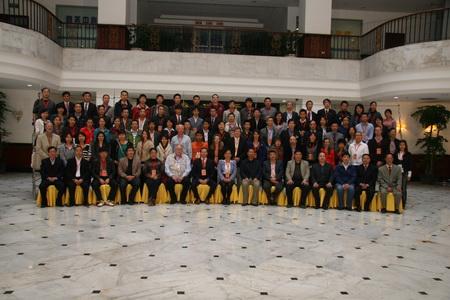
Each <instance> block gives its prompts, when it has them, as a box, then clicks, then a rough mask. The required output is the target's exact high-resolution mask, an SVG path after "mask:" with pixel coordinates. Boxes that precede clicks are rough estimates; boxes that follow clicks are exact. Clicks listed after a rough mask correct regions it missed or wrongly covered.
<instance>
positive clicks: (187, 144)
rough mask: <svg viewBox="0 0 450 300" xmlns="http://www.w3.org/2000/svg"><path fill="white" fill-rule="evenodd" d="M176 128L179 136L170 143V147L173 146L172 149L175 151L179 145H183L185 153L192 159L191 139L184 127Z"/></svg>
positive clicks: (181, 125) (180, 125)
mask: <svg viewBox="0 0 450 300" xmlns="http://www.w3.org/2000/svg"><path fill="white" fill-rule="evenodd" d="M176 128H177V135H176V136H174V137H173V138H172V140H171V141H170V146H172V149H175V147H176V146H177V145H181V146H183V153H184V154H186V155H187V156H188V157H192V145H191V138H190V137H189V136H187V135H185V134H184V125H183V124H178V125H177V127H176Z"/></svg>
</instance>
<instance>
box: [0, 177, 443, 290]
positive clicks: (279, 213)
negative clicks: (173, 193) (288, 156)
mask: <svg viewBox="0 0 450 300" xmlns="http://www.w3.org/2000/svg"><path fill="white" fill-rule="evenodd" d="M30 182H31V176H30V175H28V174H7V175H0V195H1V196H0V197H1V198H0V199H1V200H0V298H1V299H73V298H76V299H90V298H93V299H110V298H114V299H450V196H449V195H450V189H449V188H442V187H429V186H422V185H415V186H411V187H410V190H409V191H410V192H409V194H410V200H409V206H408V210H407V211H406V212H405V214H404V215H393V214H387V215H381V214H378V213H357V212H344V211H336V210H329V211H322V210H314V209H306V210H303V209H299V208H292V209H286V208H283V207H264V206H260V207H241V206H229V207H224V206H221V205H210V206H206V205H199V206H193V205H189V206H182V205H173V206H169V205H162V206H156V207H148V206H146V205H135V206H132V207H129V206H121V207H113V208H111V207H102V208H96V207H90V208H86V207H71V208H46V209H40V208H37V207H36V206H35V205H34V203H33V201H32V199H31V192H30V190H31V189H30Z"/></svg>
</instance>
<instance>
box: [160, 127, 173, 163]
mask: <svg viewBox="0 0 450 300" xmlns="http://www.w3.org/2000/svg"><path fill="white" fill-rule="evenodd" d="M156 151H157V154H158V159H159V160H160V161H161V162H162V163H164V162H165V161H166V159H167V157H168V156H169V155H170V154H172V153H173V151H172V147H171V146H170V143H169V138H168V137H167V135H166V134H163V135H162V136H161V141H160V142H159V145H158V147H156Z"/></svg>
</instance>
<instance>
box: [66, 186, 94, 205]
mask: <svg viewBox="0 0 450 300" xmlns="http://www.w3.org/2000/svg"><path fill="white" fill-rule="evenodd" d="M88 195H89V194H88ZM88 201H89V197H88ZM83 203H84V195H83V189H82V188H81V186H79V185H77V187H76V188H75V205H83ZM63 205H67V206H68V205H70V195H69V189H66V193H65V194H64V197H63Z"/></svg>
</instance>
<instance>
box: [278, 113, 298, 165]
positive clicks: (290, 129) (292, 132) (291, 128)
mask: <svg viewBox="0 0 450 300" xmlns="http://www.w3.org/2000/svg"><path fill="white" fill-rule="evenodd" d="M295 125H296V124H295V121H294V120H292V119H291V120H289V121H288V126H287V128H286V129H285V130H283V131H282V132H281V133H280V139H281V142H282V143H283V147H285V148H286V147H289V139H290V137H291V136H295V138H296V139H298V138H299V134H298V131H297V129H296V128H295ZM290 159H291V158H289V160H290Z"/></svg>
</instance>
